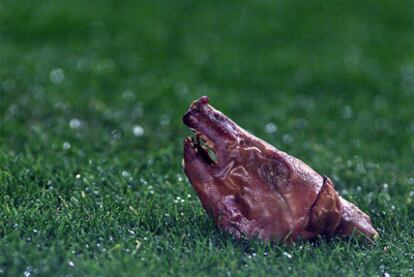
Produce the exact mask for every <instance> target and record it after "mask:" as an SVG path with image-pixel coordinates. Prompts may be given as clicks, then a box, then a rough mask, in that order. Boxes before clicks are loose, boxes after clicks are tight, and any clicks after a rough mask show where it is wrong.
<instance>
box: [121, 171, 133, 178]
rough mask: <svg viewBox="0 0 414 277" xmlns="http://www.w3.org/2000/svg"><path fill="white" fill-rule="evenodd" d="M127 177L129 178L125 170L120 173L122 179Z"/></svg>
mask: <svg viewBox="0 0 414 277" xmlns="http://www.w3.org/2000/svg"><path fill="white" fill-rule="evenodd" d="M129 176H131V174H129V172H128V171H126V170H124V171H122V177H124V178H128V177H129Z"/></svg>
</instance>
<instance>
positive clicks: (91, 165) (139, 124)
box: [0, 0, 414, 277]
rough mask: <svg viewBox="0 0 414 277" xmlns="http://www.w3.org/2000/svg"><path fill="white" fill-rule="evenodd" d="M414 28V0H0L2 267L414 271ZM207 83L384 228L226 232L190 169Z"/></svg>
mask: <svg viewBox="0 0 414 277" xmlns="http://www.w3.org/2000/svg"><path fill="white" fill-rule="evenodd" d="M413 41H414V38H413V4H412V2H411V1H137V2H126V1H12V0H3V1H1V2H0V276H1V275H3V276H22V275H24V276H26V277H28V276H38V275H39V276H45V275H65V276H83V275H88V276H147V275H154V276H155V275H180V276H200V275H205V274H211V275H213V276H215V275H219V276H225V275H227V276H230V275H234V276H243V275H245V276H247V275H258V276H264V275H265V274H272V275H273V276H304V275H309V276H321V275H328V274H329V273H331V272H336V274H337V275H338V276H356V275H358V276H413V275H414V158H413V157H414V54H413V52H414V51H413ZM201 95H208V96H209V97H210V102H211V103H212V104H213V105H214V106H216V107H217V108H218V109H220V110H222V111H223V112H225V113H227V114H228V115H229V116H230V117H232V118H233V119H234V120H236V121H237V122H238V123H239V124H240V125H241V126H243V127H245V128H246V129H248V130H250V131H251V132H253V133H254V134H255V135H257V136H259V137H262V138H263V139H265V140H267V141H268V142H270V143H272V144H274V145H275V146H276V147H278V148H280V149H282V150H284V151H286V152H289V153H291V154H293V155H295V156H297V157H299V158H301V159H302V160H304V161H305V162H307V163H308V164H309V165H311V166H312V167H314V168H315V169H316V170H317V171H319V172H321V173H323V174H325V175H327V176H330V177H331V178H332V179H333V181H334V182H335V184H336V187H337V189H338V191H340V192H341V193H342V194H343V195H344V196H345V197H346V198H347V199H349V200H351V201H353V202H355V203H357V204H358V206H359V207H360V208H361V209H363V210H365V211H366V212H367V213H368V214H369V215H370V216H371V218H372V220H373V223H374V225H375V226H376V227H377V229H378V230H379V232H380V235H381V239H380V240H379V241H378V242H377V244H375V245H367V244H366V243H364V242H363V241H362V240H359V239H355V238H351V239H349V240H339V239H332V240H329V241H328V240H324V239H321V240H319V241H317V242H313V243H309V242H299V243H296V244H294V245H291V246H286V245H280V244H276V243H263V242H260V241H251V242H248V241H238V240H236V239H234V238H232V237H231V236H228V235H226V234H224V233H221V232H220V231H218V230H217V229H216V228H215V227H214V225H213V224H212V221H211V220H210V219H209V218H208V217H207V216H206V214H205V212H204V211H203V209H202V207H201V205H200V203H199V200H198V199H197V196H196V195H195V193H194V191H193V190H192V188H191V187H190V186H189V183H188V181H187V179H186V177H185V175H184V173H183V171H182V168H181V159H182V140H183V138H184V137H185V136H187V135H188V134H189V131H188V130H187V128H185V127H184V126H183V124H182V123H181V116H182V114H183V113H184V112H185V110H186V109H187V107H188V105H189V104H190V102H191V101H192V100H194V99H196V98H198V97H199V96H201ZM268 124H271V125H268ZM266 125H267V126H268V128H266ZM269 126H271V128H269Z"/></svg>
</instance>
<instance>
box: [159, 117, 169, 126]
mask: <svg viewBox="0 0 414 277" xmlns="http://www.w3.org/2000/svg"><path fill="white" fill-rule="evenodd" d="M170 121H171V120H170V116H169V115H168V114H163V115H162V116H161V118H160V124H161V125H163V126H165V125H168V124H170Z"/></svg>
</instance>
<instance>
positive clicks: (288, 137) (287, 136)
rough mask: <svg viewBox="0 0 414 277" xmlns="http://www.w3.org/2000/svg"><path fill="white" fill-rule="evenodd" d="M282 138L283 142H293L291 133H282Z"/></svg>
mask: <svg viewBox="0 0 414 277" xmlns="http://www.w3.org/2000/svg"><path fill="white" fill-rule="evenodd" d="M282 139H283V142H284V143H288V144H289V143H292V142H293V137H292V136H291V135H289V134H284V135H283V137H282Z"/></svg>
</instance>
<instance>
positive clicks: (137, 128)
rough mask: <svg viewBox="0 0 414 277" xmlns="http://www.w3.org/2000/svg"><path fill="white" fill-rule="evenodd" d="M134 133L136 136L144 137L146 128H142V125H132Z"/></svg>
mask: <svg viewBox="0 0 414 277" xmlns="http://www.w3.org/2000/svg"><path fill="white" fill-rule="evenodd" d="M132 133H133V134H134V136H136V137H142V136H143V135H144V128H142V127H141V126H140V125H134V126H133V127H132Z"/></svg>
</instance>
